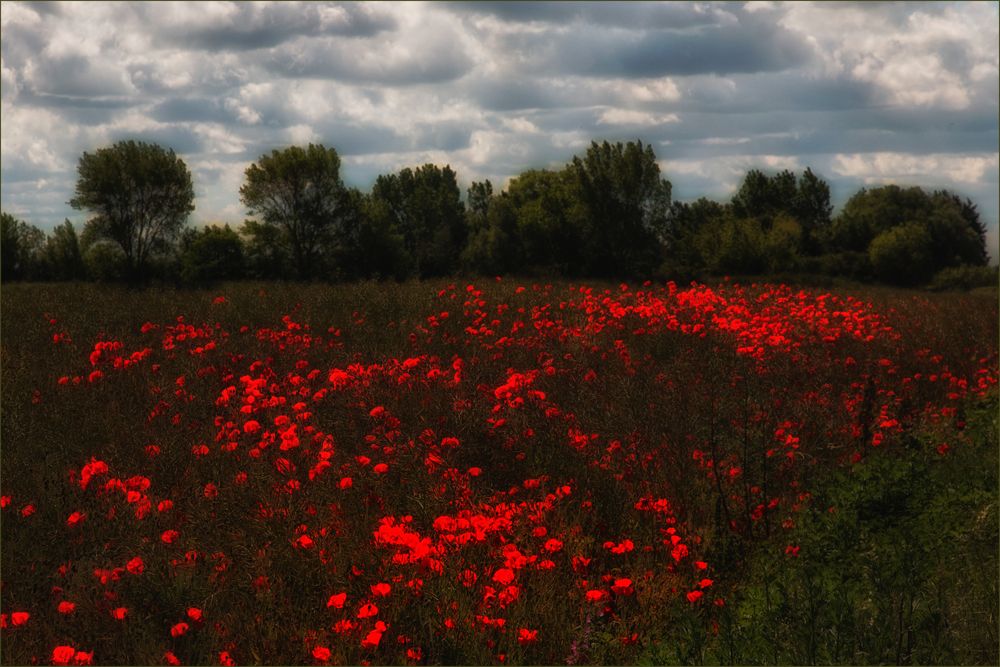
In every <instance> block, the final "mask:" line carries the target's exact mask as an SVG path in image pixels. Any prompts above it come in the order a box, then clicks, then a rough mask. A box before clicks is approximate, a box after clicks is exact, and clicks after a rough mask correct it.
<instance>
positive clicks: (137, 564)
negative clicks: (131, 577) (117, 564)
mask: <svg viewBox="0 0 1000 667" xmlns="http://www.w3.org/2000/svg"><path fill="white" fill-rule="evenodd" d="M125 569H126V570H128V571H129V572H130V573H131V574H142V573H143V572H145V571H146V563H144V562H143V560H142V558H140V557H139V556H136V557H135V558H133V559H132V560H130V561H129V562H128V563H126V564H125Z"/></svg>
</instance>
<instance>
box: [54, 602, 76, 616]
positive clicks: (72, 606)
mask: <svg viewBox="0 0 1000 667" xmlns="http://www.w3.org/2000/svg"><path fill="white" fill-rule="evenodd" d="M57 610H58V611H59V613H60V614H72V613H73V612H74V611H75V610H76V603H74V602H70V601H68V600H63V601H62V602H60V603H59V606H58V607H57Z"/></svg>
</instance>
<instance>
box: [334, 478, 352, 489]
mask: <svg viewBox="0 0 1000 667" xmlns="http://www.w3.org/2000/svg"><path fill="white" fill-rule="evenodd" d="M338 486H339V487H340V488H341V489H349V488H351V487H352V486H354V480H353V479H351V478H350V477H342V478H341V479H340V483H339V484H338Z"/></svg>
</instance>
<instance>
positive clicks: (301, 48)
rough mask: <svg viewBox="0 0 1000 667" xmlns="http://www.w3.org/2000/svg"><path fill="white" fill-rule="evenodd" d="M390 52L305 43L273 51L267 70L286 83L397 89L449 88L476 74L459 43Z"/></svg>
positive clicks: (328, 42)
mask: <svg viewBox="0 0 1000 667" xmlns="http://www.w3.org/2000/svg"><path fill="white" fill-rule="evenodd" d="M392 46H393V45H392V44H391V43H383V44H381V45H379V47H378V48H371V49H369V50H367V51H366V52H365V53H364V54H359V53H358V49H357V46H356V45H354V44H351V43H347V42H344V41H343V40H338V39H308V40H306V39H302V40H298V41H296V42H294V43H290V44H286V45H283V46H282V47H280V48H277V49H274V50H272V51H271V52H270V54H269V56H268V58H267V59H266V60H265V61H264V64H265V65H266V66H267V67H268V69H270V70H271V71H272V72H274V73H276V74H279V75H281V76H285V77H292V78H304V79H332V80H337V81H344V82H350V83H359V84H371V83H380V84H387V85H393V86H411V85H419V84H427V83H446V82H448V81H452V80H454V79H458V78H460V77H461V76H463V75H464V74H465V73H466V72H468V71H469V70H470V69H471V68H472V60H471V59H470V58H469V56H468V55H467V54H466V53H465V52H464V51H463V50H462V47H461V45H460V44H459V43H458V42H456V41H451V40H442V41H436V42H430V43H420V44H414V45H412V46H411V47H409V48H408V49H405V50H404V51H403V52H401V53H394V49H393V48H392Z"/></svg>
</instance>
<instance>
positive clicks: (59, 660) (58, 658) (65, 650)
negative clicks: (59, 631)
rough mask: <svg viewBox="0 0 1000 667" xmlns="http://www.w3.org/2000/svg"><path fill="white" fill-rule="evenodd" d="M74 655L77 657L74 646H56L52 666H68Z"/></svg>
mask: <svg viewBox="0 0 1000 667" xmlns="http://www.w3.org/2000/svg"><path fill="white" fill-rule="evenodd" d="M74 655H76V649H74V648H73V647H72V646H56V647H55V648H54V649H52V664H53V665H68V664H69V661H70V660H72V659H73V656H74Z"/></svg>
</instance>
